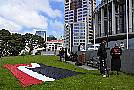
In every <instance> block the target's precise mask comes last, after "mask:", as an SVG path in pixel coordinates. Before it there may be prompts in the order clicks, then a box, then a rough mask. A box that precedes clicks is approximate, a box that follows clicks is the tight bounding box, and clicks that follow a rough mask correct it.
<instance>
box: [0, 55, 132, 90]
mask: <svg viewBox="0 0 134 90" xmlns="http://www.w3.org/2000/svg"><path fill="white" fill-rule="evenodd" d="M58 59H59V58H58V57H56V56H17V57H4V58H2V59H1V60H0V90H134V76H133V75H129V74H125V73H120V75H110V77H107V78H103V77H102V76H101V75H100V74H99V71H97V70H96V71H88V70H84V69H81V68H79V67H77V66H75V65H71V64H69V63H65V62H60V61H59V60H58ZM31 62H35V63H42V64H46V65H48V66H54V67H60V68H65V69H68V70H73V71H76V72H84V73H85V74H80V75H77V76H73V77H69V78H64V79H60V80H55V81H54V82H46V83H42V84H39V85H32V86H29V87H25V88H24V87H22V86H21V85H20V83H19V81H18V80H17V79H16V78H15V77H14V76H13V75H12V74H11V73H10V72H9V70H7V69H6V68H3V65H4V64H20V63H31Z"/></svg>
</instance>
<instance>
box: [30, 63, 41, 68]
mask: <svg viewBox="0 0 134 90" xmlns="http://www.w3.org/2000/svg"><path fill="white" fill-rule="evenodd" d="M31 65H32V67H28V68H36V67H40V65H39V64H37V63H31Z"/></svg>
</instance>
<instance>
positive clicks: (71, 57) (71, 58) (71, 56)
mask: <svg viewBox="0 0 134 90" xmlns="http://www.w3.org/2000/svg"><path fill="white" fill-rule="evenodd" d="M73 57H74V53H73V52H71V54H70V58H69V59H70V61H72V62H73V61H74V59H73Z"/></svg>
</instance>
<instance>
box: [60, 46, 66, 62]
mask: <svg viewBox="0 0 134 90" xmlns="http://www.w3.org/2000/svg"><path fill="white" fill-rule="evenodd" d="M64 53H65V51H64V48H62V49H61V50H60V52H59V54H60V61H62V59H63V58H64Z"/></svg>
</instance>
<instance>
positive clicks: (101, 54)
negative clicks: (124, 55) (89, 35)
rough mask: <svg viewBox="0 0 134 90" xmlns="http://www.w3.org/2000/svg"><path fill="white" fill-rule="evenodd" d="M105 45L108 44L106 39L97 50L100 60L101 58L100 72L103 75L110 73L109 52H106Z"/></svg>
mask: <svg viewBox="0 0 134 90" xmlns="http://www.w3.org/2000/svg"><path fill="white" fill-rule="evenodd" d="M105 45H106V41H105V40H103V41H102V42H101V44H100V47H99V49H98V52H97V55H98V56H99V60H100V73H101V74H102V75H103V77H106V75H107V74H108V71H107V65H106V58H107V52H106V48H105Z"/></svg>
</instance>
